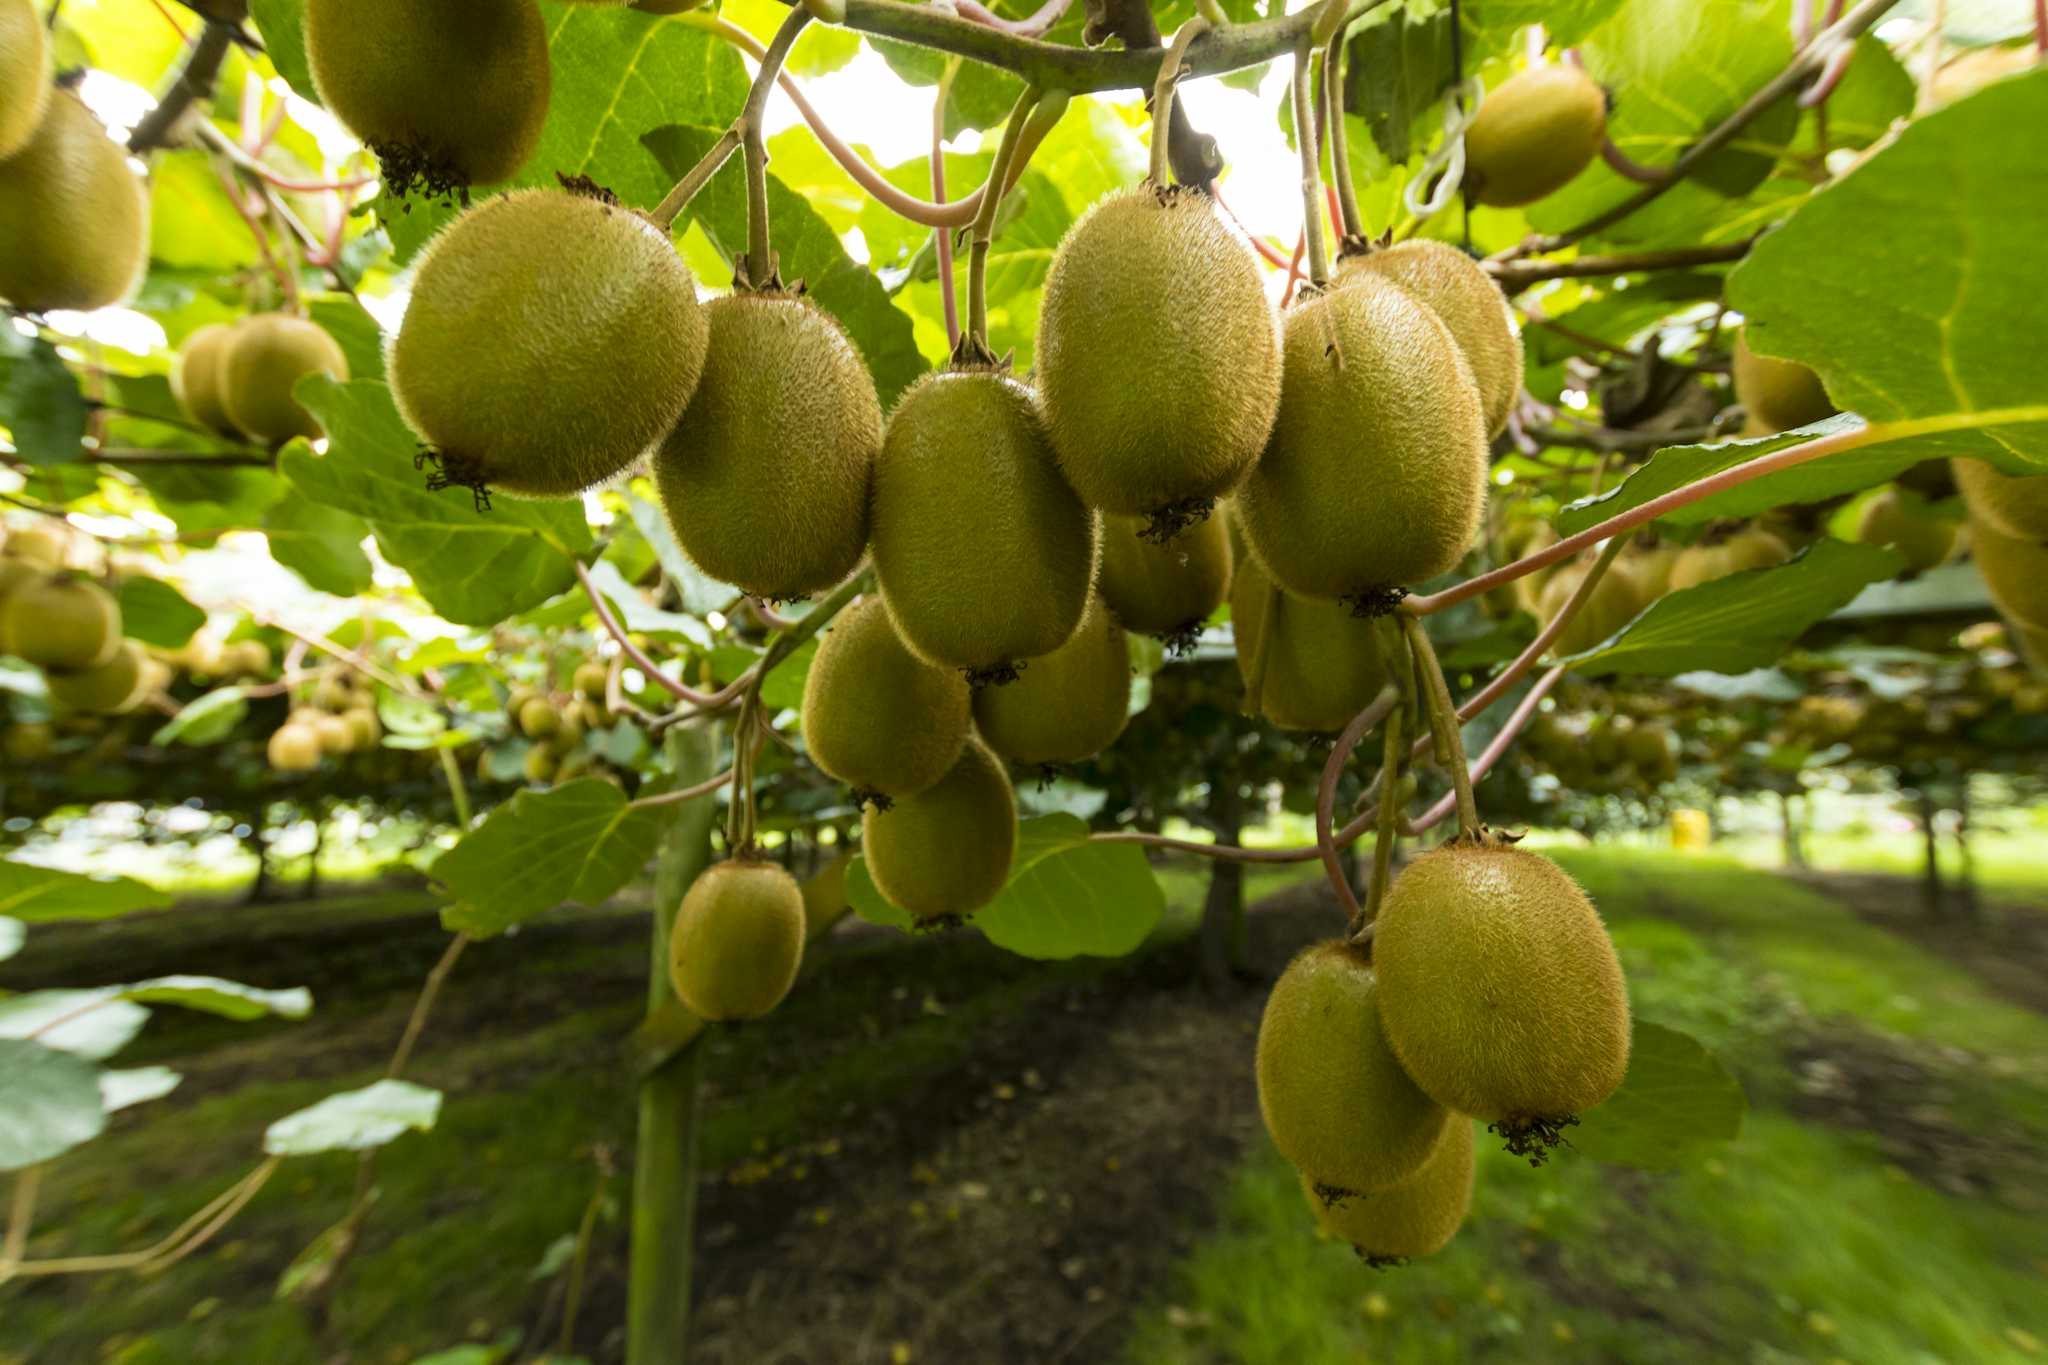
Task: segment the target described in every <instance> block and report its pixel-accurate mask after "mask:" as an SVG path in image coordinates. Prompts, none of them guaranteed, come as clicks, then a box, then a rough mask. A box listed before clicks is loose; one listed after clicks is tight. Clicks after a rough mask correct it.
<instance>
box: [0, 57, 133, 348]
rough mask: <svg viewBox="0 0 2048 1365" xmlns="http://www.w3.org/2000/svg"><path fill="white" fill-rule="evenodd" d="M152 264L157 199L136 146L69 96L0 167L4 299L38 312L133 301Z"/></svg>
mask: <svg viewBox="0 0 2048 1365" xmlns="http://www.w3.org/2000/svg"><path fill="white" fill-rule="evenodd" d="M148 260H149V196H148V193H147V191H146V190H145V189H144V188H143V184H142V179H141V177H140V176H138V175H136V174H135V172H134V171H133V170H131V169H130V168H129V166H128V153H127V150H126V149H125V148H123V147H121V146H120V145H119V144H118V143H116V142H115V141H114V140H113V139H112V138H110V137H108V136H107V130H106V129H105V128H102V127H101V126H100V121H99V120H98V119H96V118H94V117H93V116H92V111H91V110H89V109H87V108H86V107H85V105H83V104H82V103H80V102H79V99H78V96H76V95H74V94H72V93H71V92H70V91H68V90H54V91H52V92H51V93H50V96H49V101H48V103H47V104H46V105H45V107H44V109H43V117H42V121H41V122H40V123H38V124H37V125H36V130H35V132H34V133H33V134H31V135H30V137H29V140H28V141H27V142H26V143H25V144H23V145H22V147H21V148H20V149H19V150H18V151H16V152H15V153H14V155H13V156H11V157H9V158H8V159H7V160H5V161H0V299H5V300H6V301H7V302H9V303H11V304H13V305H14V306H15V307H16V308H20V309H22V310H24V311H26V312H30V313H45V312H49V311H50V310H52V309H56V308H77V309H91V308H104V307H106V306H108V305H109V304H114V303H119V302H121V301H122V300H123V299H125V298H127V297H128V295H129V293H130V291H132V290H133V289H134V288H135V283H136V281H137V280H139V279H141V278H142V269H143V266H144V265H146V264H147V263H148Z"/></svg>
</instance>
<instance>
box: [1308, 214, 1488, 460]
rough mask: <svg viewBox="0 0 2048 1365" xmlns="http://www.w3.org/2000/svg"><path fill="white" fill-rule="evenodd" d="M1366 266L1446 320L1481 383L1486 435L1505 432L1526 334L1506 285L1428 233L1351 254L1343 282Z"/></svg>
mask: <svg viewBox="0 0 2048 1365" xmlns="http://www.w3.org/2000/svg"><path fill="white" fill-rule="evenodd" d="M1361 270H1363V271H1370V272H1372V273H1374V274H1378V275H1383V276H1385V277H1386V278H1387V279H1390V280H1392V281H1393V282H1394V283H1395V284H1397V285H1399V286H1401V288H1403V289H1405V290H1407V291H1408V292H1409V293H1410V294H1412V295H1413V296H1414V297H1415V298H1416V299H1417V300H1418V301H1419V302H1421V303H1423V304H1424V305H1426V306H1427V307H1428V308H1429V309H1430V310H1431V311H1432V312H1434V313H1435V314H1436V315H1437V317H1439V318H1440V319H1442V320H1443V324H1444V326H1445V327H1448V328H1449V329H1450V332H1451V337H1452V339H1453V340H1455V341H1456V342H1457V343H1458V351H1459V354H1461V355H1463V356H1464V357H1465V360H1466V363H1467V364H1469V365H1470V366H1471V368H1472V379H1473V382H1474V383H1476V384H1477V385H1478V386H1479V404H1480V409H1481V411H1482V412H1483V413H1484V415H1485V418H1486V434H1487V435H1488V436H1498V435H1500V433H1501V432H1502V431H1503V430H1505V429H1506V427H1507V424H1508V414H1509V413H1510V412H1513V411H1514V407H1515V399H1516V398H1518V397H1520V396H1521V392H1522V339H1521V337H1519V336H1518V335H1516V333H1515V319H1514V315H1513V314H1512V313H1511V312H1510V311H1509V309H1508V301H1507V299H1506V298H1505V297H1504V296H1503V295H1502V294H1501V292H1500V286H1499V285H1497V284H1495V283H1494V282H1493V279H1492V277H1491V276H1489V275H1488V274H1487V273H1486V272H1485V271H1484V270H1481V269H1480V268H1479V263H1478V262H1477V261H1474V260H1473V259H1472V258H1471V257H1470V256H1467V255H1466V254H1465V253H1464V252H1462V251H1460V250H1458V248H1456V247H1454V246H1452V245H1451V244H1450V243H1448V242H1438V241H1431V240H1429V239H1427V238H1415V239H1411V240H1409V241H1406V242H1402V243H1401V244H1400V245H1399V246H1394V247H1389V248H1387V249H1385V250H1383V251H1375V252H1372V253H1370V254H1369V255H1365V256H1353V257H1349V258H1347V259H1346V260H1345V261H1344V263H1343V264H1342V265H1341V266H1340V267H1339V269H1338V271H1337V283H1338V285H1339V286H1340V287H1341V286H1343V285H1344V284H1347V283H1349V282H1350V280H1351V279H1352V278H1353V277H1354V276H1355V275H1356V274H1357V272H1359V271H1361Z"/></svg>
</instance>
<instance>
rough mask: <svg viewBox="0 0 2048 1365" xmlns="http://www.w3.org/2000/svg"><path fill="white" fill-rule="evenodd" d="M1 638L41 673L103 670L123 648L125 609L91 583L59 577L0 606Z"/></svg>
mask: <svg viewBox="0 0 2048 1365" xmlns="http://www.w3.org/2000/svg"><path fill="white" fill-rule="evenodd" d="M0 639H4V640H6V642H7V648H8V650H9V652H11V653H13V654H14V655H16V656H17V657H19V658H22V659H25V660H27V661H28V662H29V663H32V664H35V665H37V666H38V667H41V668H52V669H60V670H63V671H66V672H80V671H83V670H85V669H89V668H99V667H101V666H103V665H105V664H106V663H108V662H109V661H111V660H112V659H113V657H114V654H115V651H117V650H118V649H120V647H121V607H120V604H118V603H117V602H115V601H114V598H113V596H112V595H111V594H110V593H108V592H107V590H106V589H105V588H102V587H101V586H100V585H99V584H97V583H95V582H93V581H92V580H91V579H88V578H80V577H77V576H76V575H72V574H58V575H56V576H55V577H52V578H45V579H41V580H39V581H36V582H30V583H24V584H22V585H20V586H19V587H17V588H15V589H14V591H12V592H10V593H8V594H7V597H6V599H5V600H4V601H0Z"/></svg>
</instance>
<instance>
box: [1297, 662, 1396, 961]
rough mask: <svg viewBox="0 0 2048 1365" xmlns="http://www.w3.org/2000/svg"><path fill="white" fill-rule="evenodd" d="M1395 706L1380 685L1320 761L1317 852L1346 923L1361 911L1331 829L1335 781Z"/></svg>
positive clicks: (1390, 690) (1390, 693)
mask: <svg viewBox="0 0 2048 1365" xmlns="http://www.w3.org/2000/svg"><path fill="white" fill-rule="evenodd" d="M1395 705H1396V700H1395V696H1394V691H1393V688H1392V687H1386V688H1382V689H1381V690H1380V695H1379V696H1378V697H1376V698H1374V699H1373V703H1372V705H1370V706H1368V707H1366V708H1365V709H1364V710H1363V711H1360V712H1359V713H1358V714H1357V715H1356V716H1353V717H1352V718H1351V723H1350V724H1349V725H1347V726H1345V727H1344V732H1343V733H1342V734H1340V735H1338V736H1337V742H1336V744H1334V745H1332V746H1331V748H1330V757H1329V759H1328V760H1327V761H1326V762H1325V763H1324V764H1323V775H1322V780H1321V781H1320V782H1318V783H1317V784H1316V851H1317V852H1318V853H1319V854H1320V855H1321V857H1322V860H1323V871H1324V872H1325V873H1327V874H1328V875H1329V878H1330V886H1331V889H1333V890H1334V891H1336V893H1337V904H1338V905H1340V906H1341V907H1343V910H1344V920H1345V922H1346V923H1347V924H1348V923H1350V922H1352V921H1353V920H1356V919H1357V918H1358V916H1359V913H1360V911H1359V905H1358V893H1357V892H1356V891H1354V890H1353V889H1352V887H1351V879H1350V878H1349V877H1347V876H1346V875H1344V864H1343V862H1342V860H1341V859H1339V858H1338V856H1337V840H1336V837H1335V832H1334V829H1333V826H1334V825H1335V824H1336V814H1335V812H1336V808H1337V783H1338V782H1339V781H1341V780H1342V779H1343V777H1344V768H1345V765H1347V764H1348V763H1349V762H1350V761H1351V754H1352V751H1353V750H1355V749H1357V748H1358V746H1359V743H1360V742H1361V741H1362V740H1364V738H1365V737H1366V736H1367V735H1369V734H1371V733H1372V729H1373V727H1374V726H1375V725H1378V724H1379V723H1380V722H1381V721H1382V720H1384V719H1386V718H1387V716H1388V715H1389V713H1391V712H1392V711H1393V710H1394V708H1395ZM1345 842H1346V843H1349V842H1350V841H1349V840H1346V841H1345Z"/></svg>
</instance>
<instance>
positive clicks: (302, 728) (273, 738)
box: [266, 724, 326, 773]
mask: <svg viewBox="0 0 2048 1365" xmlns="http://www.w3.org/2000/svg"><path fill="white" fill-rule="evenodd" d="M266 751H267V753H268V755H269V758H270V766H271V767H272V768H273V769H274V770H276V771H277V772H281V773H309V772H311V771H313V769H315V768H317V767H319V766H320V758H321V755H322V754H323V753H325V752H326V746H325V745H324V744H322V743H321V742H320V732H319V731H317V730H315V729H314V728H313V727H312V726H310V725H299V724H286V725H281V726H279V727H278V728H277V729H275V730H273V731H271V734H270V743H269V745H268V746H267V750H266Z"/></svg>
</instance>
